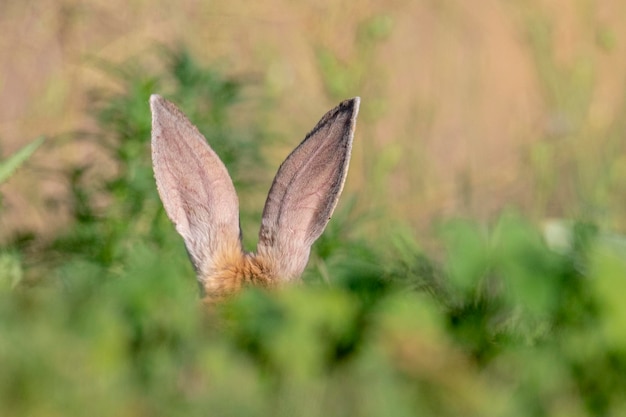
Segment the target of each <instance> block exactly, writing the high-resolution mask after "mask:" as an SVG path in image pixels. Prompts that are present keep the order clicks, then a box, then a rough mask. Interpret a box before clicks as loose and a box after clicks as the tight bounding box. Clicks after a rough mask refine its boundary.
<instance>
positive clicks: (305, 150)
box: [258, 97, 360, 280]
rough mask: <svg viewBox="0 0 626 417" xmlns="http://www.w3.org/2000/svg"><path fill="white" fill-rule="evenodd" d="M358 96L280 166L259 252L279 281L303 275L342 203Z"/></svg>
mask: <svg viewBox="0 0 626 417" xmlns="http://www.w3.org/2000/svg"><path fill="white" fill-rule="evenodd" d="M359 103H360V99H359V98H358V97H356V98H353V99H350V100H346V101H344V102H342V103H340V104H339V105H338V106H337V107H335V108H334V109H332V110H331V111H329V112H328V113H326V115H324V117H322V119H321V120H320V121H319V122H318V124H317V125H316V126H315V128H314V129H313V130H312V131H311V132H310V133H309V134H308V135H307V136H306V137H305V139H304V140H303V141H302V143H301V144H300V145H299V146H298V147H297V148H296V149H295V150H294V151H293V152H292V153H291V154H290V155H289V156H288V157H287V159H286V160H285V161H284V162H283V164H282V165H281V166H280V168H279V170H278V173H277V174H276V177H275V178H274V182H273V184H272V187H271V189H270V192H269V195H268V197H267V201H266V203H265V208H264V210H263V219H262V224H261V231H260V232H259V245H258V253H259V255H260V256H262V257H264V258H268V259H269V261H270V263H272V264H274V266H275V268H276V273H277V274H278V275H279V278H281V279H284V280H291V279H294V278H296V277H297V276H299V275H300V274H301V273H302V271H303V270H304V267H305V266H306V263H307V261H308V258H309V252H310V248H311V245H312V244H313V242H315V240H317V238H318V237H319V236H320V235H321V234H322V232H323V231H324V228H325V227H326V224H327V223H328V221H329V220H330V217H331V215H332V213H333V210H334V209H335V206H336V205H337V201H338V200H339V196H340V194H341V191H342V189H343V185H344V182H345V179H346V175H347V172H348V165H349V162H350V152H351V149H352V139H353V136H354V129H355V125H356V117H357V114H358V110H359Z"/></svg>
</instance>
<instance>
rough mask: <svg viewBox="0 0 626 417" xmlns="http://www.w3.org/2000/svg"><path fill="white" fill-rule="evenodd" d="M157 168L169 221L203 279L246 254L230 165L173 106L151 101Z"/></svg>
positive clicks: (161, 100) (168, 103) (163, 102)
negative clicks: (222, 262)
mask: <svg viewBox="0 0 626 417" xmlns="http://www.w3.org/2000/svg"><path fill="white" fill-rule="evenodd" d="M150 108H151V110H152V165H153V168H154V176H155V178H156V183H157V189H158V190H159V195H160V196H161V201H162V202H163V206H164V207H165V211H166V212H167V214H168V216H169V218H170V219H171V220H172V222H173V223H174V224H175V226H176V230H177V231H178V233H179V234H180V235H181V236H182V237H183V239H184V241H185V246H186V247H187V251H188V252H189V255H190V257H191V260H192V262H193V264H194V267H195V268H196V272H197V273H198V276H199V277H206V276H209V272H210V271H211V270H213V268H214V266H215V263H216V262H217V261H219V259H218V258H219V257H220V256H224V255H225V254H228V253H229V252H230V251H238V253H241V251H242V249H241V240H240V230H239V201H238V200H237V194H236V193H235V187H234V186H233V182H232V180H231V179H230V176H229V175H228V171H227V170H226V167H225V166H224V164H223V163H222V161H221V160H220V159H219V157H218V156H217V154H216V153H215V152H214V151H213V149H211V147H210V146H209V145H208V144H207V142H206V139H205V138H204V136H202V134H201V133H200V132H199V131H198V129H197V128H196V127H195V126H194V125H192V124H191V122H190V121H189V120H188V119H187V117H186V116H185V115H184V114H183V113H182V112H181V111H180V110H179V109H178V108H177V107H176V106H175V105H174V104H172V103H170V102H169V101H167V100H165V99H163V98H162V97H160V96H158V95H152V96H151V97H150Z"/></svg>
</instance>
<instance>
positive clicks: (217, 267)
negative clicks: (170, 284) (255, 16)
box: [150, 95, 360, 301]
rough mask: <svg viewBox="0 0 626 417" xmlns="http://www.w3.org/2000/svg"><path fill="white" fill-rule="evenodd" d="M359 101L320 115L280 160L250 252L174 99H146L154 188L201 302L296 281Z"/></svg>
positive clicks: (331, 196)
mask: <svg viewBox="0 0 626 417" xmlns="http://www.w3.org/2000/svg"><path fill="white" fill-rule="evenodd" d="M359 102H360V99H359V98H358V97H356V98H353V99H350V100H346V101H343V102H342V103H340V104H339V105H338V106H337V107H335V108H334V109H332V110H330V111H329V112H328V113H326V114H325V115H324V117H322V119H321V120H320V121H319V122H318V123H317V125H316V126H315V127H314V128H313V130H312V131H311V132H310V133H309V134H308V135H306V137H305V138H304V140H303V141H302V143H300V145H298V147H297V148H296V149H295V150H294V151H293V152H291V154H290V155H289V156H288V157H287V159H285V161H284V162H283V163H282V165H281V166H280V168H279V169H278V173H277V174H276V177H275V178H274V182H273V184H272V187H271V188H270V191H269V195H268V196H267V201H266V202H265V208H264V210H263V217H262V221H261V230H260V232H259V242H258V245H257V251H256V253H245V252H244V250H243V246H242V242H241V231H240V228H239V201H238V199H237V194H236V192H235V187H234V186H233V182H232V180H231V179H230V176H229V175H228V171H227V170H226V167H225V166H224V164H223V163H222V161H221V160H220V158H219V157H218V156H217V154H216V153H215V152H214V151H213V149H211V147H210V146H209V145H208V143H207V141H206V139H205V138H204V136H203V135H202V134H201V133H200V132H199V131H198V129H197V128H196V127H195V126H194V125H193V124H192V123H191V122H190V121H189V119H187V117H186V116H185V115H184V114H183V113H182V112H181V111H180V110H179V109H178V108H177V107H176V106H175V105H174V104H172V103H171V102H169V101H167V100H165V99H164V98H162V97H160V96H158V95H152V96H151V97H150V108H151V110H152V164H153V168H154V176H155V178H156V184H157V189H158V191H159V195H160V197H161V201H162V202H163V206H164V207H165V211H166V212H167V215H168V216H169V218H170V219H171V220H172V222H173V223H174V225H175V226H176V230H177V231H178V233H179V234H180V235H181V236H182V238H183V240H184V242H185V246H186V248H187V252H188V253H189V257H190V258H191V262H192V263H193V266H194V268H195V271H196V274H197V278H198V281H199V283H200V287H201V289H202V292H203V294H204V296H205V297H206V299H207V300H208V301H212V300H219V299H221V298H223V297H226V296H228V295H230V294H233V293H235V292H237V291H238V290H239V289H241V288H242V287H244V286H246V285H259V286H263V287H274V286H276V285H279V284H281V283H283V282H289V281H294V280H297V279H298V278H299V276H300V274H301V273H302V271H303V270H304V268H305V266H306V264H307V261H308V259H309V253H310V250H311V245H312V244H313V242H315V240H316V239H317V238H318V237H319V236H320V235H321V234H322V232H323V231H324V228H325V227H326V224H327V223H328V221H329V220H330V217H331V215H332V213H333V210H334V209H335V206H336V205H337V201H338V199H339V195H340V194H341V191H342V189H343V185H344V182H345V179H346V174H347V172H348V165H349V162H350V151H351V148H352V138H353V136H354V129H355V125H356V117H357V113H358V111H359Z"/></svg>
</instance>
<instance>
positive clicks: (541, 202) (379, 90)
mask: <svg viewBox="0 0 626 417" xmlns="http://www.w3.org/2000/svg"><path fill="white" fill-rule="evenodd" d="M0 27H1V28H2V37H1V38H0V102H1V103H2V106H0V144H1V148H0V151H1V154H2V155H5V156H6V155H8V154H10V153H12V152H13V151H15V150H16V149H18V148H19V147H20V146H21V145H23V144H25V143H27V142H28V141H30V140H32V139H33V138H34V137H37V136H38V135H42V134H45V135H47V136H50V137H53V138H54V137H55V135H62V134H64V133H67V132H69V131H76V130H83V129H87V130H88V129H89V128H90V126H91V124H93V121H92V120H91V119H90V118H89V116H88V115H87V114H86V111H85V109H86V108H87V107H88V106H89V100H90V95H89V94H88V92H89V91H92V90H94V89H97V88H102V87H107V88H116V84H115V81H113V80H112V79H111V77H109V76H108V75H107V73H106V71H104V70H103V67H106V65H105V64H103V62H106V63H107V65H109V64H111V65H112V64H123V63H126V62H128V61H132V60H135V61H137V60H138V61H141V62H144V63H148V65H150V64H149V63H150V59H153V58H154V56H153V55H154V54H153V52H154V49H155V47H156V46H157V45H170V46H173V47H175V46H177V45H185V47H186V48H188V49H189V51H190V53H191V54H192V55H193V56H194V58H195V59H197V60H198V61H199V62H201V63H202V64H203V65H207V66H213V67H217V68H219V69H220V70H221V71H223V72H224V73H226V74H228V75H232V76H236V77H239V78H241V79H244V80H246V82H247V83H246V87H245V88H244V92H243V97H244V98H243V100H242V101H243V103H242V104H241V106H240V109H239V110H238V111H237V112H236V114H235V115H234V116H233V117H234V119H235V120H238V119H242V120H250V119H251V118H253V119H254V120H256V121H257V122H258V123H262V125H263V126H264V127H265V128H266V131H267V132H268V136H269V135H274V136H275V137H277V138H280V142H281V144H282V148H280V147H279V148H280V149H278V150H277V149H274V150H271V151H268V149H269V148H267V147H265V148H264V147H263V145H261V147H262V149H264V150H265V151H267V152H269V153H270V159H271V160H272V161H273V164H274V165H277V164H278V163H279V161H280V160H281V159H282V158H283V157H284V155H285V153H286V152H287V151H288V149H289V147H291V146H293V145H294V144H296V143H298V142H299V140H300V139H301V138H302V137H303V135H304V134H305V132H307V131H308V129H310V128H311V127H312V126H313V124H314V123H315V122H316V121H317V120H318V118H319V117H320V116H321V115H322V114H323V113H324V112H325V111H326V110H327V109H328V108H330V107H331V106H333V105H335V104H336V103H337V102H338V101H340V100H341V99H344V98H346V97H351V96H355V95H359V96H361V97H362V110H361V115H360V118H359V125H358V132H357V135H356V142H355V150H354V156H353V161H352V165H351V171H350V175H349V178H348V182H347V192H348V193H350V192H358V193H360V195H361V198H360V199H359V203H358V204H359V205H360V207H362V208H363V210H364V211H371V210H373V209H375V210H376V212H377V213H379V214H380V213H382V217H383V218H389V219H401V220H402V221H403V222H405V223H406V224H408V225H409V226H410V227H411V230H414V231H415V233H416V234H423V233H428V231H429V230H430V225H431V224H432V222H433V220H436V219H438V218H441V217H449V216H457V215H469V216H471V217H474V218H479V219H489V218H492V217H493V215H494V214H495V213H498V212H499V211H500V210H501V209H502V208H504V207H510V206H514V207H518V208H521V210H523V211H525V212H526V213H528V214H529V215H531V216H534V218H536V219H537V220H538V221H541V219H543V218H552V217H557V218H560V217H571V216H579V217H580V216H582V217H592V218H593V219H594V220H596V221H599V222H601V223H602V224H606V225H607V226H610V227H617V228H620V229H623V228H624V226H625V224H624V222H625V221H626V219H625V216H624V215H623V214H622V213H623V212H624V210H623V207H624V205H625V204H626V191H625V190H626V188H625V187H624V186H623V184H624V183H625V181H626V151H625V145H624V138H625V136H626V123H625V121H624V116H625V114H626V100H625V98H626V84H625V82H626V81H625V80H626V5H624V3H623V2H621V1H619V0H612V1H611V0H607V1H602V2H596V1H590V0H576V1H565V0H563V1H559V0H550V1H541V0H528V1H519V2H508V1H497V0H487V1H481V2H464V1H451V0H442V1H439V0H438V1H432V0H424V1H417V0H414V1H403V0H393V1H374V0H371V1H363V2H359V3H355V2H319V1H298V2H291V1H282V0H271V1H265V2H258V3H251V2H245V1H239V0H232V1H210V2H203V1H181V2H175V3H174V2H165V1H135V0H131V1H117V0H106V1H99V0H92V1H71V0H68V1H60V0H41V1H36V2H23V1H13V0H5V1H3V2H2V4H1V5H0ZM154 65H158V63H155V64H154ZM146 106H147V104H146ZM242 123H243V122H242ZM145 139H146V152H148V148H147V143H148V138H145ZM60 142H62V143H60ZM70 142H72V141H70ZM77 161H79V162H80V163H85V162H88V163H91V164H92V166H93V169H95V170H106V169H111V168H110V167H108V166H107V163H106V162H99V159H98V156H97V150H94V149H92V148H90V147H89V146H87V145H85V144H81V143H78V142H77V141H73V143H67V141H60V140H59V141H57V143H56V144H53V145H48V146H47V147H46V148H45V150H44V151H43V152H39V154H38V155H36V156H35V158H34V159H33V160H32V161H31V162H32V164H33V165H36V166H38V167H42V166H43V167H55V166H56V167H58V166H64V165H66V164H73V163H76V162H77ZM270 179H271V178H267V181H268V183H269V181H270ZM264 192H265V190H263V193H264ZM2 193H3V196H4V201H3V205H4V211H3V215H2V217H1V218H0V235H2V236H3V237H4V238H6V235H7V234H9V233H12V231H15V230H24V229H27V230H35V231H37V232H44V231H46V230H49V229H50V228H55V227H62V226H63V224H64V223H63V219H64V218H66V213H65V212H64V210H65V208H64V204H63V203H62V202H63V196H64V195H65V194H66V193H67V185H66V184H63V181H59V180H58V179H56V178H54V176H50V175H48V176H46V175H42V173H41V171H37V172H35V171H33V170H30V171H29V170H26V171H24V172H23V173H22V174H21V175H19V176H16V177H14V178H13V179H12V180H11V181H10V182H9V183H7V184H4V185H2ZM263 193H261V194H263ZM262 201H263V200H262V196H259V201H255V202H254V203H253V205H258V206H260V205H262ZM55 202H56V203H55ZM373 206H375V207H373ZM380 224H381V225H384V224H385V221H384V220H383V221H381V223H380Z"/></svg>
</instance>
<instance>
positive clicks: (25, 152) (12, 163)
mask: <svg viewBox="0 0 626 417" xmlns="http://www.w3.org/2000/svg"><path fill="white" fill-rule="evenodd" d="M43 141H44V139H43V138H38V139H35V140H34V141H32V142H31V143H29V144H28V145H26V146H24V147H23V148H22V149H20V150H19V151H17V152H16V153H15V154H13V155H11V157H9V158H7V159H6V160H3V161H0V184H2V183H3V182H4V181H6V180H7V179H8V178H9V177H10V176H11V175H12V174H13V173H14V172H15V170H16V169H17V168H19V166H20V165H22V164H23V163H24V162H26V160H28V158H30V156H31V155H32V154H33V153H34V152H35V151H36V150H37V148H39V147H40V146H41V144H42V143H43Z"/></svg>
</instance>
